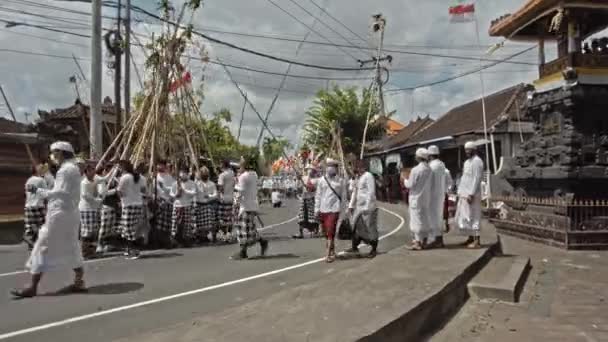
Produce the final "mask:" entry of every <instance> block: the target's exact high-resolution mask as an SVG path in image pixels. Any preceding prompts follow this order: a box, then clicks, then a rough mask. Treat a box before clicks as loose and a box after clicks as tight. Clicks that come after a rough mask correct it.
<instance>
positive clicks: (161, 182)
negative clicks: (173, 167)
mask: <svg viewBox="0 0 608 342" xmlns="http://www.w3.org/2000/svg"><path fill="white" fill-rule="evenodd" d="M174 184H175V178H173V176H171V174H169V173H167V172H159V173H157V174H156V188H157V191H158V197H160V198H161V199H162V200H164V201H167V202H171V188H173V185H174Z"/></svg>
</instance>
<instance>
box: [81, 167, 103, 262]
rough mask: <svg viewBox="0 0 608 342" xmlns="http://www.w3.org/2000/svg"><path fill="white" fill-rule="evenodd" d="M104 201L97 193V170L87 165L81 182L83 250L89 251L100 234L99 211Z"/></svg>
mask: <svg viewBox="0 0 608 342" xmlns="http://www.w3.org/2000/svg"><path fill="white" fill-rule="evenodd" d="M101 202H102V199H101V197H100V196H99V192H98V191H97V183H96V182H95V169H94V168H93V166H92V165H90V164H89V165H86V166H85V169H84V177H83V178H82V181H80V202H79V203H78V209H79V210H80V239H81V241H82V245H83V250H85V251H86V250H88V248H89V247H90V246H91V244H92V242H93V241H95V240H96V238H97V234H98V232H99V224H100V220H99V209H100V207H101Z"/></svg>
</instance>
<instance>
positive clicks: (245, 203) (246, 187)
mask: <svg viewBox="0 0 608 342" xmlns="http://www.w3.org/2000/svg"><path fill="white" fill-rule="evenodd" d="M256 165H257V156H249V157H248V158H247V159H246V160H245V161H244V165H243V167H244V169H245V172H243V173H242V174H241V175H240V176H239V181H238V184H237V186H236V190H237V191H238V192H239V196H240V201H239V202H240V209H239V225H238V226H237V227H238V232H237V237H238V241H239V245H240V251H239V253H238V254H235V255H234V256H233V257H232V258H233V259H247V257H248V256H247V249H248V248H249V247H251V246H253V245H255V244H256V243H258V242H259V243H260V254H261V255H262V256H264V255H266V251H267V250H268V241H267V240H265V239H263V238H262V237H261V236H260V233H259V232H258V229H257V227H256V223H255V220H256V219H257V218H258V210H259V204H258V175H257V173H256V171H255V170H256Z"/></svg>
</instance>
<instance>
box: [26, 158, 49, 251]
mask: <svg viewBox="0 0 608 342" xmlns="http://www.w3.org/2000/svg"><path fill="white" fill-rule="evenodd" d="M43 177H44V165H43V164H36V166H34V167H32V175H31V176H30V178H28V180H27V181H26V182H25V209H24V216H23V223H24V226H25V232H24V234H23V241H25V243H26V244H27V245H28V248H29V250H32V248H33V247H34V243H35V242H36V240H37V239H38V232H39V231H40V228H42V225H43V224H44V217H45V216H46V206H45V203H44V198H43V197H42V195H40V194H38V189H48V187H47V182H46V181H45V180H44V178H43Z"/></svg>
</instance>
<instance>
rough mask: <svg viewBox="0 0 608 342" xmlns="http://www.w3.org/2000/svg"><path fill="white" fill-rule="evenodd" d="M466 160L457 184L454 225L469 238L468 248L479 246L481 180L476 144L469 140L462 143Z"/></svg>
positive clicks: (481, 168) (480, 161)
mask: <svg viewBox="0 0 608 342" xmlns="http://www.w3.org/2000/svg"><path fill="white" fill-rule="evenodd" d="M464 150H465V153H466V155H467V160H466V161H465V162H464V166H463V168H462V177H461V178H460V183H459V184H458V204H457V206H456V217H455V219H456V225H457V226H458V229H459V230H460V233H461V234H463V235H467V236H468V237H469V238H468V239H467V241H466V242H465V244H466V245H467V247H468V248H480V247H481V241H480V237H479V231H480V230H481V182H482V180H483V168H484V165H483V161H482V160H481V158H479V156H478V155H477V146H475V143H473V142H471V141H469V142H467V143H466V144H465V145H464Z"/></svg>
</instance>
